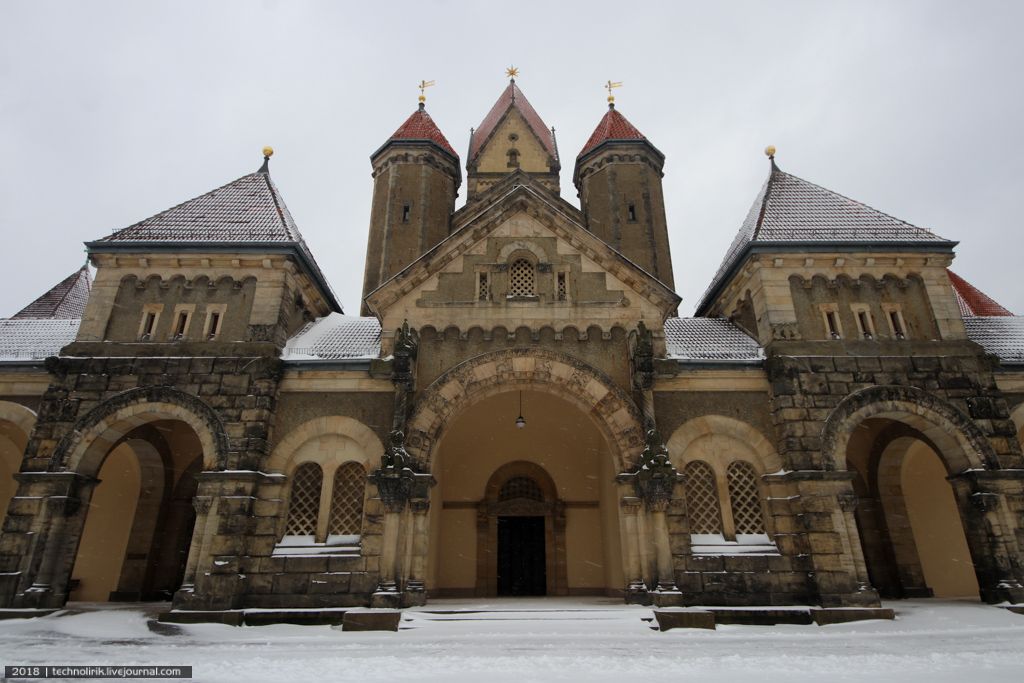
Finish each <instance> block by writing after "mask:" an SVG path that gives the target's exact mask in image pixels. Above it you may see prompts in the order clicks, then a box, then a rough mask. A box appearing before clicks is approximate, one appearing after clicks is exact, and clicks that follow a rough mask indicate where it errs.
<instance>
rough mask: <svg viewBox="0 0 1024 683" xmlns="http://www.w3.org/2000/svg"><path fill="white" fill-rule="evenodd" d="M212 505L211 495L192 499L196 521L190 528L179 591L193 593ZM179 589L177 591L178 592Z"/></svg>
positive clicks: (206, 536)
mask: <svg viewBox="0 0 1024 683" xmlns="http://www.w3.org/2000/svg"><path fill="white" fill-rule="evenodd" d="M212 505H213V498H212V497H211V496H196V497H195V498H193V499H192V507H193V508H194V509H195V511H196V523H195V525H194V526H193V528H192V541H191V543H189V546H188V561H187V562H186V564H185V576H184V578H183V579H182V582H181V589H180V591H184V592H186V593H193V592H194V591H195V583H196V569H197V568H198V567H199V558H200V557H202V556H203V555H204V553H203V549H204V547H205V546H206V545H207V543H208V542H209V538H208V536H209V533H208V531H207V527H208V526H209V515H210V507H211V506H212ZM180 591H179V592H180Z"/></svg>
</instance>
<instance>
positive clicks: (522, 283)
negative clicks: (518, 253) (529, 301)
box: [508, 258, 535, 296]
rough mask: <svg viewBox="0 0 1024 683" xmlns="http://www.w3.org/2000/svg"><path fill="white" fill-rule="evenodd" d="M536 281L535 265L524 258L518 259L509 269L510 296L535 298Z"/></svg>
mask: <svg viewBox="0 0 1024 683" xmlns="http://www.w3.org/2000/svg"><path fill="white" fill-rule="evenodd" d="M534 279H535V278H534V272H533V264H532V263H530V261H529V260H527V259H524V258H521V259H516V260H515V261H513V262H512V265H511V266H509V269H508V295H509V296H533V295H534V294H533V292H534V289H533V287H534Z"/></svg>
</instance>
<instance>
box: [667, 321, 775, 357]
mask: <svg viewBox="0 0 1024 683" xmlns="http://www.w3.org/2000/svg"><path fill="white" fill-rule="evenodd" d="M665 347H666V349H667V351H668V357H669V358H672V359H675V360H679V361H688V362H696V363H701V362H703V363H760V362H762V361H763V360H764V350H762V349H761V346H760V345H759V344H758V343H757V342H756V341H755V340H753V339H751V338H750V336H749V335H748V334H747V333H746V332H744V331H743V330H741V329H740V328H739V327H737V326H736V325H735V324H733V323H732V322H731V321H729V320H727V319H725V318H668V319H666V320H665Z"/></svg>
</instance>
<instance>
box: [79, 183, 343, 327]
mask: <svg viewBox="0 0 1024 683" xmlns="http://www.w3.org/2000/svg"><path fill="white" fill-rule="evenodd" d="M86 247H87V248H88V249H89V251H90V253H99V252H111V251H127V250H138V249H140V248H141V249H145V250H156V251H160V250H168V251H170V250H174V249H181V248H193V249H194V248H197V247H202V248H204V249H210V250H238V249H248V250H252V249H267V250H271V251H284V252H290V253H292V254H294V255H295V256H296V257H297V259H298V261H299V262H300V265H302V266H304V267H305V268H306V270H307V271H308V272H309V274H310V276H311V277H312V278H313V281H314V282H315V283H316V284H317V286H318V287H319V288H320V290H321V291H322V292H323V294H324V296H325V297H326V299H327V301H328V302H329V304H330V305H331V307H332V308H333V309H334V310H336V311H340V310H341V305H340V304H339V303H338V301H337V299H336V298H335V296H334V293H333V292H332V291H331V288H330V285H328V284H327V279H326V278H325V277H324V275H323V273H322V272H321V271H320V267H319V266H318V265H317V263H316V260H315V259H314V258H313V254H312V252H311V251H310V250H309V247H308V246H307V245H306V241H305V240H304V239H303V238H302V235H301V233H299V228H298V226H297V225H296V224H295V220H294V219H293V218H292V215H291V212H289V211H288V207H287V206H286V205H285V203H284V199H283V198H282V197H281V193H280V192H279V191H278V189H277V186H276V185H274V182H273V181H272V180H271V179H270V172H269V171H268V170H267V164H266V163H264V165H263V167H262V168H261V169H260V170H259V171H257V172H255V173H250V174H248V175H244V176H242V177H241V178H238V179H237V180H233V181H232V182H230V183H228V184H226V185H223V186H221V187H218V188H217V189H216V190H211V191H210V192H207V193H206V194H202V195H199V196H198V197H195V198H193V199H190V200H188V201H186V202H183V203H181V204H178V205H177V206H174V207H171V208H170V209H167V210H166V211H162V212H160V213H158V214H156V215H155V216H151V217H149V218H147V219H145V220H143V221H139V222H138V223H135V224H134V225H130V226H128V227H127V228H123V229H121V230H118V231H117V232H115V233H113V234H112V235H108V236H106V237H103V238H102V239H99V240H96V241H93V242H87V243H86Z"/></svg>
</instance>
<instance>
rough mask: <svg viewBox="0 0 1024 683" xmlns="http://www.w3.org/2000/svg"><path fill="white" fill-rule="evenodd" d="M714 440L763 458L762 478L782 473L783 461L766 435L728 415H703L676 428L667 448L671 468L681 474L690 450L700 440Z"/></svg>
mask: <svg viewBox="0 0 1024 683" xmlns="http://www.w3.org/2000/svg"><path fill="white" fill-rule="evenodd" d="M714 436H718V437H726V438H728V439H732V440H734V441H739V442H740V443H742V444H744V445H745V446H746V447H747V448H748V449H749V450H751V451H753V452H754V453H755V454H756V455H757V457H758V458H760V461H761V462H760V466H761V468H763V470H764V471H763V474H773V473H775V472H778V471H779V470H781V469H782V458H781V457H780V456H779V454H778V453H777V452H776V450H775V447H774V446H773V445H772V443H771V442H770V441H769V440H768V439H767V438H766V437H765V436H764V434H762V433H761V432H760V431H758V430H757V429H755V428H754V427H753V426H751V425H750V424H748V423H746V422H744V421H743V420H737V419H736V418H733V417H727V416H725V415H702V416H700V417H695V418H693V419H691V420H688V421H687V422H685V423H684V424H682V425H680V426H679V427H677V428H676V430H675V431H674V432H672V436H671V437H669V440H668V442H667V443H666V444H665V445H666V446H667V447H668V452H669V454H670V456H671V457H672V464H673V465H675V466H676V468H677V469H679V470H680V471H682V469H683V465H684V464H685V463H684V462H683V460H682V458H683V456H684V454H685V453H686V451H687V450H688V449H689V448H690V446H691V445H693V444H694V443H695V442H697V441H698V440H699V439H702V438H705V437H714Z"/></svg>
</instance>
